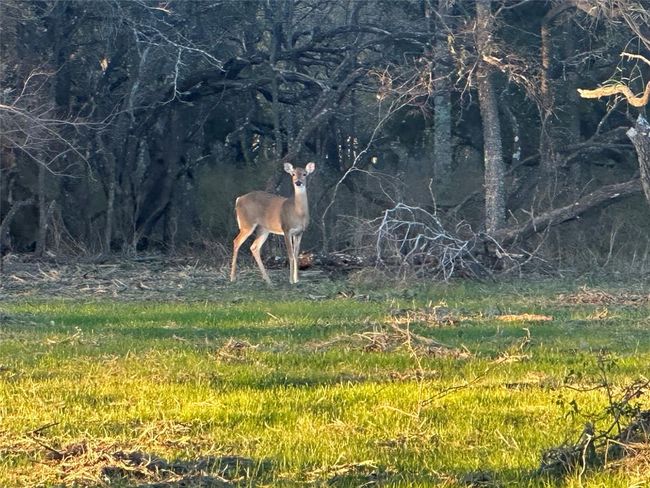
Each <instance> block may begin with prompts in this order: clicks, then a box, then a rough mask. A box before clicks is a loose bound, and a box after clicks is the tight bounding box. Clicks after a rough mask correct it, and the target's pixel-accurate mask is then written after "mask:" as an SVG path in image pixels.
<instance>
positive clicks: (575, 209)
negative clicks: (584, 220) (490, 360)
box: [493, 178, 641, 245]
mask: <svg viewBox="0 0 650 488" xmlns="http://www.w3.org/2000/svg"><path fill="white" fill-rule="evenodd" d="M640 191H641V181H640V180H639V178H633V179H631V180H628V181H625V182H623V183H615V184H613V185H607V186H603V187H601V188H599V189H597V190H595V191H593V192H591V193H589V194H588V195H585V196H584V197H582V198H580V199H579V200H578V201H576V202H575V203H572V204H570V205H566V206H564V207H560V208H554V209H552V210H548V211H546V212H544V213H542V214H540V215H538V216H535V217H533V218H532V219H530V220H529V221H528V222H526V223H525V224H523V225H520V226H518V227H510V228H505V229H502V230H500V231H498V232H497V233H496V234H495V235H494V236H493V237H494V238H495V239H496V240H497V241H498V242H499V243H501V244H502V245H509V244H512V243H514V242H515V241H518V240H524V239H526V238H528V237H530V236H532V235H533V234H536V233H538V232H542V231H543V230H544V229H546V228H548V227H551V226H554V225H557V224H561V223H563V222H566V221H568V220H573V219H575V218H577V217H579V216H580V215H582V214H583V213H585V212H587V211H589V210H591V209H595V208H603V207H606V206H607V205H610V204H612V203H614V202H616V201H618V200H621V199H622V198H625V197H628V196H630V195H634V194H636V193H639V192H640Z"/></svg>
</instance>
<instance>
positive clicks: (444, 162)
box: [428, 0, 453, 193]
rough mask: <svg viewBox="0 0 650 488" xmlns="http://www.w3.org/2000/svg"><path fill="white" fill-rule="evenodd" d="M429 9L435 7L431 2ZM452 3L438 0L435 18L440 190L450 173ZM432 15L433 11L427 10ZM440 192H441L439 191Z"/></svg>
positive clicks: (436, 174)
mask: <svg viewBox="0 0 650 488" xmlns="http://www.w3.org/2000/svg"><path fill="white" fill-rule="evenodd" d="M428 7H429V9H431V8H432V6H431V5H428ZM449 10H450V2H449V1H448V0H438V15H435V14H434V15H435V18H434V20H433V24H434V29H435V41H434V47H433V56H434V60H435V65H434V69H433V80H434V81H433V89H434V93H435V95H434V97H433V181H434V183H435V186H436V188H437V189H442V190H444V189H445V188H447V187H448V185H449V181H450V175H451V160H452V147H451V124H452V117H451V83H450V81H449V75H450V73H451V71H452V69H453V63H452V60H451V53H450V52H449V44H448V41H447V33H448V32H449V22H451V17H450V15H449ZM428 13H429V15H431V14H430V12H428ZM438 193H440V192H439V191H438Z"/></svg>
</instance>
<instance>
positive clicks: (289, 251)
mask: <svg viewBox="0 0 650 488" xmlns="http://www.w3.org/2000/svg"><path fill="white" fill-rule="evenodd" d="M284 243H285V245H286V246H287V258H289V283H295V282H294V281H293V268H294V260H293V236H292V235H291V232H290V231H287V232H286V233H285V234H284Z"/></svg>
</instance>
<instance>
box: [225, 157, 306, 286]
mask: <svg viewBox="0 0 650 488" xmlns="http://www.w3.org/2000/svg"><path fill="white" fill-rule="evenodd" d="M315 169H316V164H315V163H313V162H312V163H308V164H307V165H306V166H305V167H304V168H294V167H293V165H292V164H291V163H284V171H286V172H287V173H289V174H290V175H291V182H292V187H293V196H291V197H288V198H286V197H282V196H279V195H274V194H272V193H267V192H265V191H252V192H250V193H246V194H245V195H242V196H240V197H238V198H237V199H236V200H235V215H236V217H237V225H238V227H239V234H237V237H235V240H234V242H233V253H232V267H231V269H230V281H235V280H236V278H237V255H238V254H239V248H240V247H241V245H242V244H243V243H244V242H245V241H246V239H248V238H249V237H250V236H251V234H252V233H253V232H254V231H255V230H257V237H256V238H255V240H254V241H253V244H251V247H250V249H251V253H252V254H253V257H254V258H255V262H256V263H257V266H258V267H259V268H260V271H261V272H262V278H263V279H264V281H266V283H267V284H269V285H270V284H271V279H270V278H269V275H268V273H267V272H266V268H265V267H264V263H263V262H262V257H261V255H260V253H261V250H262V246H263V245H264V243H265V242H266V239H267V238H268V237H269V234H277V235H282V236H284V243H285V245H286V248H287V255H288V257H289V283H291V284H295V283H298V255H299V254H300V241H301V240H302V234H303V233H304V232H305V229H306V228H307V225H308V224H309V204H308V201H307V176H308V175H310V174H311V173H313V172H314V170H315Z"/></svg>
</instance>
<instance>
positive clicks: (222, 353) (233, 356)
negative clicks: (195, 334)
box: [216, 338, 258, 363]
mask: <svg viewBox="0 0 650 488" xmlns="http://www.w3.org/2000/svg"><path fill="white" fill-rule="evenodd" d="M257 348H258V345H253V344H251V343H250V342H248V341H244V340H239V339H233V338H230V339H228V340H227V341H226V342H225V343H224V345H223V346H221V347H220V348H219V349H218V350H217V352H216V356H217V359H218V360H219V361H222V362H225V363H239V362H243V361H245V360H246V357H247V355H248V353H249V352H250V351H253V350H255V349H257Z"/></svg>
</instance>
